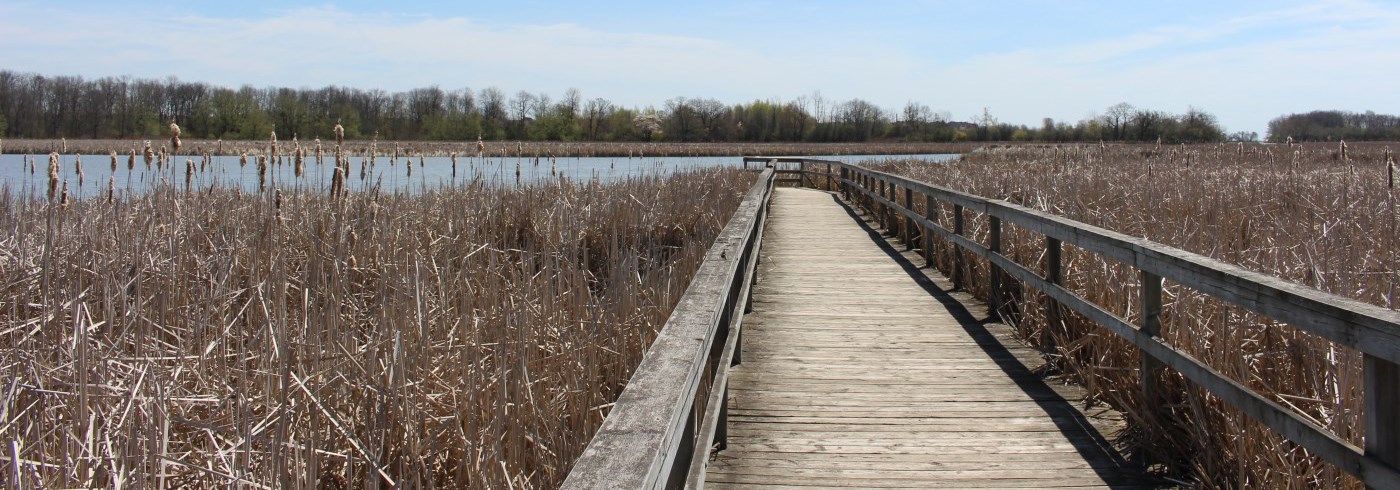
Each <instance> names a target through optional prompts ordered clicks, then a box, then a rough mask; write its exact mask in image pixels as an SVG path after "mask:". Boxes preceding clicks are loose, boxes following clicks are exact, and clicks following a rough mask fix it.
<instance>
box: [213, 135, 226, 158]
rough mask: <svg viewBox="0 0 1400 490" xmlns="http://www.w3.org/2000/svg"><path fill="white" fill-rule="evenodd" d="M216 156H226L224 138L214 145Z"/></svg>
mask: <svg viewBox="0 0 1400 490" xmlns="http://www.w3.org/2000/svg"><path fill="white" fill-rule="evenodd" d="M214 154H215V155H223V154H224V139H223V138H219V141H217V142H215V143H214Z"/></svg>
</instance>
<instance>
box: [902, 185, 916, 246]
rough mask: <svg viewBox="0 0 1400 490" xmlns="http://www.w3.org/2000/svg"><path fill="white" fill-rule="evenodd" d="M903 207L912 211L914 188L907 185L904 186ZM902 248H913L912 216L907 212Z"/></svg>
mask: <svg viewBox="0 0 1400 490" xmlns="http://www.w3.org/2000/svg"><path fill="white" fill-rule="evenodd" d="M904 208H905V209H908V210H909V212H910V213H913V212H914V189H910V188H909V186H905V187H904ZM904 249H905V250H913V249H914V218H913V217H912V216H910V215H908V214H905V215H904Z"/></svg>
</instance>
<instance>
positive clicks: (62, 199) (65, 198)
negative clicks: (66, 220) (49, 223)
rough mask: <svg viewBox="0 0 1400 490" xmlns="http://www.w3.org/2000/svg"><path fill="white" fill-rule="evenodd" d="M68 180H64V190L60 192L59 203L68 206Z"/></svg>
mask: <svg viewBox="0 0 1400 490" xmlns="http://www.w3.org/2000/svg"><path fill="white" fill-rule="evenodd" d="M68 203H69V201H68V182H66V181H65V182H63V191H62V192H61V193H60V194H59V198H58V205H59V206H62V207H65V208H66V207H68Z"/></svg>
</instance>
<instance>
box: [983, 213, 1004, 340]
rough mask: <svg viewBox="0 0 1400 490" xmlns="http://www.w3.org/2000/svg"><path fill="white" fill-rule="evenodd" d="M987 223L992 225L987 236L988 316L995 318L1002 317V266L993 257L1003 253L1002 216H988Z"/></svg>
mask: <svg viewBox="0 0 1400 490" xmlns="http://www.w3.org/2000/svg"><path fill="white" fill-rule="evenodd" d="M987 225H988V226H989V227H990V230H989V234H988V237H987V251H988V252H989V253H988V255H987V279H988V280H987V283H988V287H990V288H991V292H990V294H988V295H987V297H988V298H989V300H990V301H989V303H990V304H989V305H987V306H988V307H989V308H988V310H989V311H988V312H987V316H988V317H989V318H993V319H999V318H1001V307H1002V304H1001V266H999V265H997V264H996V262H993V261H992V260H991V259H992V258H993V257H996V256H997V255H1001V218H998V217H996V216H988V217H987Z"/></svg>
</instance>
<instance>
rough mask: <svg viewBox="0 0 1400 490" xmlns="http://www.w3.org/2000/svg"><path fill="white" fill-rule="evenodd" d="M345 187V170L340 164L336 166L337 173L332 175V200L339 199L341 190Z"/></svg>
mask: <svg viewBox="0 0 1400 490" xmlns="http://www.w3.org/2000/svg"><path fill="white" fill-rule="evenodd" d="M344 187H345V169H344V168H342V167H341V166H340V165H339V164H337V165H336V166H335V172H334V173H332V174H331V199H339V198H340V193H341V189H342V188H344Z"/></svg>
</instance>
